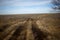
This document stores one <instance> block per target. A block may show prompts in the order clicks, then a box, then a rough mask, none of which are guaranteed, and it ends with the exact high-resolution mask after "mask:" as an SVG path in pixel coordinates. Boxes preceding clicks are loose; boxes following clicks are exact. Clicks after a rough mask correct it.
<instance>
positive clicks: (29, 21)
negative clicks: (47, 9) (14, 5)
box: [0, 14, 60, 40]
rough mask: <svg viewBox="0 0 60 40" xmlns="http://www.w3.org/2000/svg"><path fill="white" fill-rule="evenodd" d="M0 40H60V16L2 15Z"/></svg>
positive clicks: (0, 19)
mask: <svg viewBox="0 0 60 40" xmlns="http://www.w3.org/2000/svg"><path fill="white" fill-rule="evenodd" d="M0 40H60V14H35V15H34V14H32V15H0Z"/></svg>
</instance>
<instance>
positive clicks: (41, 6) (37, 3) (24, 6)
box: [0, 0, 51, 14]
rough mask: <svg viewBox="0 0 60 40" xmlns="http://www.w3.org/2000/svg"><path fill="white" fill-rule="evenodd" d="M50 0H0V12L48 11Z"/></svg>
mask: <svg viewBox="0 0 60 40" xmlns="http://www.w3.org/2000/svg"><path fill="white" fill-rule="evenodd" d="M50 2H51V0H0V14H22V13H23V14H26V13H28V14H29V13H49V12H50V10H51V3H50Z"/></svg>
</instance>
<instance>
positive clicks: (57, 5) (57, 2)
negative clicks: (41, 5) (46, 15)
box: [52, 0, 60, 12]
mask: <svg viewBox="0 0 60 40" xmlns="http://www.w3.org/2000/svg"><path fill="white" fill-rule="evenodd" d="M52 5H53V6H52V8H53V10H54V11H55V12H60V0H52Z"/></svg>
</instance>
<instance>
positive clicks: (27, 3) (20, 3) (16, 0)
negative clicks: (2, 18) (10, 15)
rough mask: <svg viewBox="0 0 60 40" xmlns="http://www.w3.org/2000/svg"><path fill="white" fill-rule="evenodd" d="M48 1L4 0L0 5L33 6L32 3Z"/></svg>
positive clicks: (42, 3) (39, 3) (45, 2)
mask: <svg viewBox="0 0 60 40" xmlns="http://www.w3.org/2000/svg"><path fill="white" fill-rule="evenodd" d="M48 3H50V0H48V1H47V0H46V1H21V0H20V1H19V0H12V1H5V2H2V3H1V4H0V5H1V6H33V5H44V4H48Z"/></svg>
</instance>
